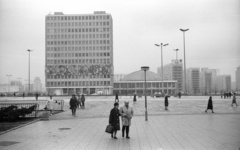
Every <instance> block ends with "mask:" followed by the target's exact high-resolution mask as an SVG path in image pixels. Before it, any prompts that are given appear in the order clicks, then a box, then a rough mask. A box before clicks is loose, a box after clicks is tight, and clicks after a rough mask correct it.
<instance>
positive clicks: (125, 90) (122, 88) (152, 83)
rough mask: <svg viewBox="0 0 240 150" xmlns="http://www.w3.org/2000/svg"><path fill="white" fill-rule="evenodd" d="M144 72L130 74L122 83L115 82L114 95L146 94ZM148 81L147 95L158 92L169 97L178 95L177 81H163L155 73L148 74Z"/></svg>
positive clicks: (148, 72) (149, 72)
mask: <svg viewBox="0 0 240 150" xmlns="http://www.w3.org/2000/svg"><path fill="white" fill-rule="evenodd" d="M144 74H145V73H144V71H141V70H140V71H136V72H133V73H130V74H128V75H127V76H126V77H124V78H123V79H122V80H121V81H116V82H114V87H113V94H116V93H118V94H119V95H133V94H134V93H136V94H139V95H142V94H144V82H145V77H144ZM146 76H147V77H146V81H147V94H148V95H150V94H154V93H156V92H162V89H163V90H164V93H168V94H169V95H174V94H176V93H175V92H176V88H177V87H176V86H177V81H175V80H166V81H163V87H162V80H161V77H160V76H159V75H157V74H156V73H154V72H151V71H147V72H146Z"/></svg>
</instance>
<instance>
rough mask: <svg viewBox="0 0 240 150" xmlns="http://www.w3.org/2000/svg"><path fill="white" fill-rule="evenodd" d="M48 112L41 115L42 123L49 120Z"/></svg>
mask: <svg viewBox="0 0 240 150" xmlns="http://www.w3.org/2000/svg"><path fill="white" fill-rule="evenodd" d="M49 115H50V113H49V111H44V112H43V114H42V118H41V120H44V121H48V120H49Z"/></svg>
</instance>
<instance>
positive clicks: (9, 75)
mask: <svg viewBox="0 0 240 150" xmlns="http://www.w3.org/2000/svg"><path fill="white" fill-rule="evenodd" d="M7 76H8V92H10V77H11V76H12V75H11V74H8V75H7Z"/></svg>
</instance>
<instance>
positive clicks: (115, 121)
mask: <svg viewBox="0 0 240 150" xmlns="http://www.w3.org/2000/svg"><path fill="white" fill-rule="evenodd" d="M118 107H119V104H118V103H114V108H113V109H112V110H111V111H110V116H109V124H110V125H112V126H113V133H112V134H111V137H112V138H114V139H117V137H116V135H117V131H119V130H120V121H119V116H120V113H119V109H118Z"/></svg>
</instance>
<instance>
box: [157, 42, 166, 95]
mask: <svg viewBox="0 0 240 150" xmlns="http://www.w3.org/2000/svg"><path fill="white" fill-rule="evenodd" d="M155 46H161V70H162V94H163V54H162V48H163V46H168V43H167V44H163V43H161V44H160V45H159V44H155Z"/></svg>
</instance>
